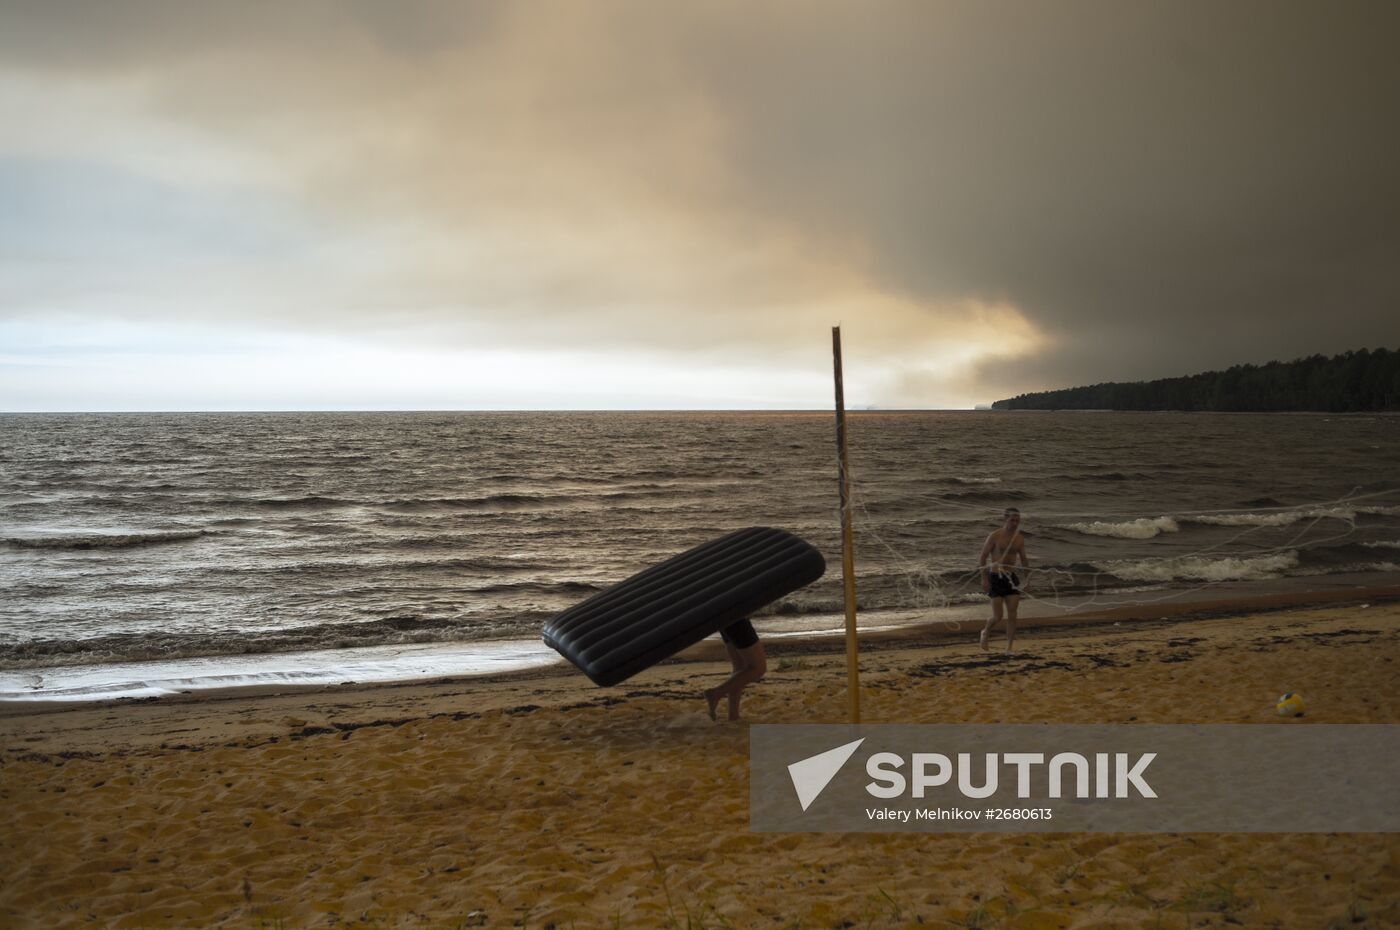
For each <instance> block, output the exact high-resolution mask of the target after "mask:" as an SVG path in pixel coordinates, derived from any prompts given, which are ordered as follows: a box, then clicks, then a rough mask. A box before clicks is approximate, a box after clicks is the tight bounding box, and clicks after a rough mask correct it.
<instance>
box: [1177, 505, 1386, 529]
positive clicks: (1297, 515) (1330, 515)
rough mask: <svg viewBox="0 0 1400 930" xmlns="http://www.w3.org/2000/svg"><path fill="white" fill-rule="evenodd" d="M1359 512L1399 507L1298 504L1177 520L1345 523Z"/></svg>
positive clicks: (1378, 512)
mask: <svg viewBox="0 0 1400 930" xmlns="http://www.w3.org/2000/svg"><path fill="white" fill-rule="evenodd" d="M1361 514H1371V515H1375V516H1393V515H1395V514H1400V507H1388V506H1384V505H1370V506H1364V507H1352V506H1346V505H1339V506H1335V507H1299V508H1297V509H1295V510H1274V511H1268V512H1264V513H1211V514H1189V515H1186V516H1183V517H1181V518H1180V519H1182V520H1185V521H1187V522H1189V523H1204V524H1206V525H1209V526H1291V525H1293V524H1294V523H1297V522H1299V521H1301V520H1345V521H1347V522H1348V523H1349V522H1351V521H1353V520H1355V519H1356V518H1357V516H1358V515H1361Z"/></svg>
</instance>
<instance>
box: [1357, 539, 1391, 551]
mask: <svg viewBox="0 0 1400 930" xmlns="http://www.w3.org/2000/svg"><path fill="white" fill-rule="evenodd" d="M1361 545H1363V546H1365V547H1366V548H1367V549H1400V539H1382V540H1379V541H1377V542H1368V543H1362V544H1361Z"/></svg>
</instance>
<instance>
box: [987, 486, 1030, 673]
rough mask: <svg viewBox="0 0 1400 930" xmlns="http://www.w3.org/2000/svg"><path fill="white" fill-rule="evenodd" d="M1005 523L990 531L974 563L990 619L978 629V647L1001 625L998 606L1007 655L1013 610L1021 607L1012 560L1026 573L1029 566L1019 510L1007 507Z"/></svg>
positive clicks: (1011, 640) (1013, 631)
mask: <svg viewBox="0 0 1400 930" xmlns="http://www.w3.org/2000/svg"><path fill="white" fill-rule="evenodd" d="M1002 516H1003V517H1005V518H1006V522H1005V523H1003V524H1002V525H1001V529H998V530H993V531H992V533H991V535H989V536H988V537H987V541H986V542H985V543H984V544H983V545H982V557H981V558H980V559H979V560H978V561H977V566H978V570H979V571H980V572H981V574H982V590H983V591H986V592H987V596H988V597H990V598H991V599H992V619H990V620H988V621H987V625H986V626H984V627H983V628H982V635H981V637H980V640H981V643H982V648H983V649H986V648H987V637H988V636H989V635H990V634H991V632H992V628H993V627H995V626H996V625H997V624H998V623H1000V622H1001V613H1002V607H1003V605H1005V608H1006V654H1007V655H1010V654H1011V646H1012V644H1013V643H1015V641H1016V608H1017V607H1019V606H1020V604H1021V579H1020V578H1018V577H1017V576H1016V573H1015V572H1014V571H1012V569H1014V568H1015V567H1016V560H1017V559H1020V561H1021V565H1022V566H1023V567H1025V569H1026V570H1027V571H1029V570H1030V567H1031V563H1030V562H1029V561H1028V560H1027V559H1026V539H1025V537H1024V536H1022V535H1021V533H1020V529H1019V527H1020V526H1021V511H1019V510H1017V509H1016V508H1015V507H1008V508H1006V511H1005V512H1004V513H1003V514H1002Z"/></svg>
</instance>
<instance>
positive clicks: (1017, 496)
mask: <svg viewBox="0 0 1400 930" xmlns="http://www.w3.org/2000/svg"><path fill="white" fill-rule="evenodd" d="M941 496H942V498H943V499H944V500H945V501H993V502H1000V501H1023V500H1029V499H1030V495H1029V494H1027V493H1026V492H1025V491H996V490H991V489H988V490H986V491H950V492H949V493H947V494H943V495H941Z"/></svg>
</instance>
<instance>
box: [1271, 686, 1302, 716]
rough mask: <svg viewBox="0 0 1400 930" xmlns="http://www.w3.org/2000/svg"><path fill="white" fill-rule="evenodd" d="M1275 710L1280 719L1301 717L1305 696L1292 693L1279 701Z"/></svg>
mask: <svg viewBox="0 0 1400 930" xmlns="http://www.w3.org/2000/svg"><path fill="white" fill-rule="evenodd" d="M1274 710H1276V711H1278V715H1279V716H1280V717H1301V716H1303V696H1302V695H1301V694H1294V693H1293V692H1292V691H1290V692H1288V693H1287V694H1285V695H1284V696H1283V697H1281V698H1279V699H1278V703H1277V704H1275V705H1274Z"/></svg>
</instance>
